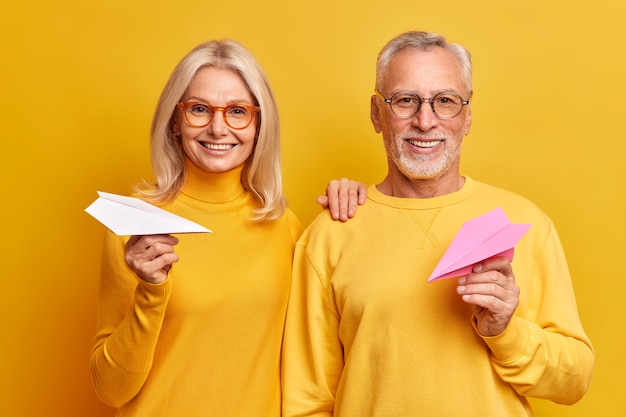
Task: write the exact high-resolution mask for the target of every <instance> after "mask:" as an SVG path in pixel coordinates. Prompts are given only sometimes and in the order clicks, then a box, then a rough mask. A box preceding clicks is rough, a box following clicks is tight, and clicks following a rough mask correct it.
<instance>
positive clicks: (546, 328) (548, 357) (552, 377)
mask: <svg viewBox="0 0 626 417" xmlns="http://www.w3.org/2000/svg"><path fill="white" fill-rule="evenodd" d="M530 282H531V287H530V288H529V291H530V302H529V306H528V309H527V311H524V312H522V313H521V314H518V313H516V315H515V316H514V317H513V319H512V321H511V323H510V324H509V326H508V327H507V329H506V330H505V331H504V333H502V334H501V335H498V336H496V337H486V338H484V340H485V342H486V343H487V345H488V346H489V348H490V349H491V352H492V363H493V366H494V369H495V370H496V372H497V373H498V374H499V375H500V377H501V378H502V379H503V380H505V381H507V382H509V383H510V384H511V385H512V386H513V387H514V389H515V390H516V391H517V392H518V393H519V394H521V395H525V396H530V397H535V398H542V399H548V400H551V401H554V402H556V403H559V404H573V403H575V402H576V401H578V400H579V399H580V398H582V396H583V395H584V394H585V392H586V391H587V389H588V388H589V384H590V381H591V375H592V372H593V367H594V352H593V347H592V345H591V342H590V340H589V338H588V337H587V335H586V334H585V332H584V330H583V327H582V324H581V323H580V319H579V316H578V309H577V306H576V299H575V295H574V290H573V287H572V283H571V278H570V274H569V270H568V267H567V263H566V260H565V255H564V253H563V249H562V246H561V243H560V240H559V238H558V235H557V233H556V230H555V229H554V226H553V225H552V223H550V232H549V235H548V238H547V240H546V241H545V244H544V245H542V246H541V249H540V251H538V253H537V255H536V259H535V261H534V263H533V268H532V272H531V276H530Z"/></svg>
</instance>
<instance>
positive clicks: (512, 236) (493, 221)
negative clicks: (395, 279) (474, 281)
mask: <svg viewBox="0 0 626 417" xmlns="http://www.w3.org/2000/svg"><path fill="white" fill-rule="evenodd" d="M530 226H531V225H530V224H511V223H510V222H509V219H508V218H507V217H506V215H505V214H504V211H503V210H502V209H501V208H497V209H495V210H492V211H490V212H488V213H486V214H483V215H482V216H479V217H477V218H475V219H473V220H470V221H468V222H466V223H465V224H463V226H461V229H460V230H459V232H458V233H457V235H456V237H455V238H454V240H453V241H452V243H451V244H450V246H449V247H448V249H447V250H446V253H444V255H443V256H442V257H441V260H440V261H439V264H438V265H437V267H436V268H435V270H434V271H433V273H432V275H431V276H430V278H428V282H431V281H436V280H439V279H444V278H453V277H460V276H462V275H467V274H469V273H471V272H472V267H473V266H474V264H476V263H478V262H480V261H484V260H485V259H489V258H493V257H496V256H504V257H506V258H507V259H508V260H509V262H511V261H512V260H513V251H514V249H515V245H516V244H517V242H518V241H519V240H520V239H521V238H522V236H524V234H525V233H526V232H527V231H528V229H530Z"/></svg>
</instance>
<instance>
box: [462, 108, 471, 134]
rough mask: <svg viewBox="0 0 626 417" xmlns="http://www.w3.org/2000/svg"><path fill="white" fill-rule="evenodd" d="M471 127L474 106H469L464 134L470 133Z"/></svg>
mask: <svg viewBox="0 0 626 417" xmlns="http://www.w3.org/2000/svg"><path fill="white" fill-rule="evenodd" d="M470 127H472V108H471V107H470V108H469V111H468V112H467V116H465V125H464V126H463V134H464V135H465V136H467V135H469V132H470Z"/></svg>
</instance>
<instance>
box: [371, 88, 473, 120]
mask: <svg viewBox="0 0 626 417" xmlns="http://www.w3.org/2000/svg"><path fill="white" fill-rule="evenodd" d="M375 91H376V95H377V96H379V97H380V98H381V99H382V100H383V101H384V102H385V103H387V104H389V107H391V111H392V112H393V114H395V115H396V116H398V117H402V118H409V117H412V116H414V115H415V114H417V112H419V111H420V109H421V108H422V103H429V104H430V108H431V109H432V110H433V113H435V115H436V116H437V117H439V118H441V119H451V118H453V117H456V116H458V115H459V114H460V113H461V111H462V110H463V106H465V105H468V104H469V99H467V100H463V98H462V97H461V96H459V95H458V94H455V93H439V94H437V95H435V96H434V97H432V98H422V97H420V96H419V95H417V93H414V92H410V91H398V92H397V93H394V94H393V95H392V96H391V97H389V98H387V97H385V96H384V95H383V93H381V92H380V91H378V90H375Z"/></svg>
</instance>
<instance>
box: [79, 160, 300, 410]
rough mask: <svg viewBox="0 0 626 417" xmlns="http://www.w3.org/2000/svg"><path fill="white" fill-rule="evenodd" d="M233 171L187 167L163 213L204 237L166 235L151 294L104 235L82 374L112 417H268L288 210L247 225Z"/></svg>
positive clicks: (246, 197) (282, 305)
mask: <svg viewBox="0 0 626 417" xmlns="http://www.w3.org/2000/svg"><path fill="white" fill-rule="evenodd" d="M240 175H241V169H235V170H233V171H231V172H228V173H226V174H217V175H216V174H210V173H207V172H205V171H203V170H201V169H199V168H197V167H195V166H194V165H193V164H189V163H188V164H187V180H186V184H185V186H184V188H183V190H182V193H181V194H180V195H179V196H178V197H177V198H176V200H175V201H174V202H172V203H170V204H168V205H165V206H163V208H164V209H166V210H168V211H171V212H173V213H175V214H178V215H180V216H183V217H186V218H188V219H190V220H192V221H195V222H197V223H199V224H201V225H203V226H205V227H207V228H209V229H211V230H212V231H213V233H211V234H185V235H177V237H178V238H179V239H180V241H179V243H178V245H176V246H175V251H176V253H177V255H178V257H179V262H177V263H175V264H174V265H173V267H172V269H171V270H170V272H169V277H168V279H167V281H165V282H164V283H162V284H156V285H155V284H149V283H146V282H144V281H143V280H141V279H139V278H138V277H137V276H136V275H135V274H134V273H133V272H132V271H131V270H130V269H129V268H128V267H127V266H126V264H125V262H124V243H125V241H126V240H127V238H120V237H117V236H115V235H113V234H112V233H107V235H106V237H105V242H104V248H103V260H102V276H101V284H100V293H99V308H98V311H99V317H98V329H97V333H96V336H95V341H94V347H93V352H92V357H91V371H92V376H93V381H94V384H95V388H96V391H97V393H98V395H99V396H100V398H102V400H104V401H105V402H106V403H108V404H109V405H111V406H113V407H119V410H118V413H117V415H118V416H133V417H140V416H150V417H154V416H172V417H174V416H175V417H185V416H187V417H203V416H206V417H216V416H225V417H226V416H228V417H236V416H240V417H278V416H280V403H281V393H280V349H281V341H282V336H283V326H284V316H285V311H286V307H287V299H288V293H289V281H290V276H291V265H292V257H293V250H294V246H295V242H296V240H297V238H298V237H299V235H300V234H301V232H302V226H301V224H300V223H299V222H298V220H297V219H296V217H295V216H294V215H293V213H292V212H290V211H287V213H286V214H285V215H284V216H282V217H281V218H280V219H278V220H275V221H271V222H263V223H258V222H253V221H250V220H249V218H250V216H251V215H252V211H251V209H252V207H253V200H252V198H251V196H250V194H249V193H247V192H245V191H244V190H243V188H242V186H241V182H240Z"/></svg>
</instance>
